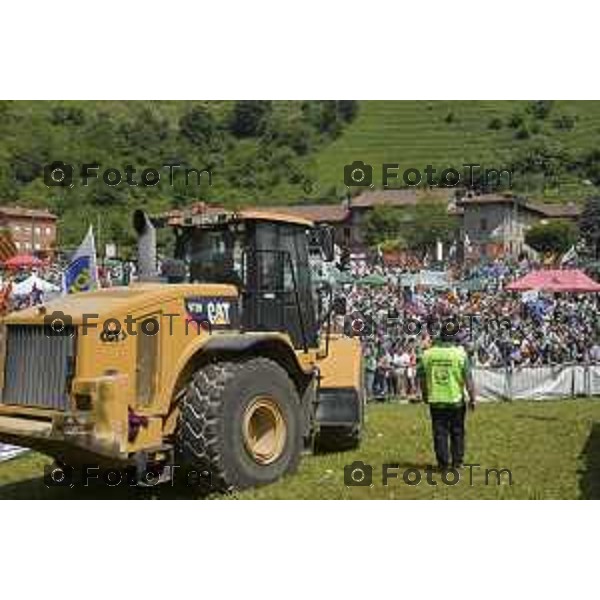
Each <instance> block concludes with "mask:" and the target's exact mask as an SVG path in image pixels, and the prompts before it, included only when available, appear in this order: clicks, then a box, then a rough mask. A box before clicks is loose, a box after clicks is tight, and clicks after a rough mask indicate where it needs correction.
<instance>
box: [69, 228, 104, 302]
mask: <svg viewBox="0 0 600 600" xmlns="http://www.w3.org/2000/svg"><path fill="white" fill-rule="evenodd" d="M97 285H98V270H97V268H96V242H95V241H94V232H93V230H92V226H91V225H90V228H89V229H88V232H87V234H86V236H85V238H84V239H83V242H81V245H80V246H79V248H77V250H76V251H75V254H73V257H72V258H71V262H70V263H69V266H68V267H67V268H66V270H65V273H64V275H63V291H64V293H65V294H73V293H75V292H88V291H89V290H93V289H95V288H96V287H97Z"/></svg>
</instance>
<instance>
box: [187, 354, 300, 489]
mask: <svg viewBox="0 0 600 600" xmlns="http://www.w3.org/2000/svg"><path fill="white" fill-rule="evenodd" d="M178 401H179V406H180V420H179V427H178V439H177V447H178V453H179V457H180V459H181V461H182V462H183V463H184V465H185V466H186V467H187V468H188V469H189V468H190V467H191V468H193V469H194V470H198V471H208V473H209V474H210V480H211V487H212V489H213V490H215V491H233V490H236V489H244V488H248V487H253V486H257V485H263V484H267V483H272V482H274V481H276V480H277V479H279V478H280V477H282V476H283V475H285V474H287V473H291V472H293V471H294V470H295V469H296V467H297V466H298V462H299V460H300V453H301V450H302V433H303V431H302V422H301V410H300V400H299V397H298V393H297V391H296V388H295V386H294V384H293V382H292V381H291V379H290V378H289V376H288V374H287V373H286V371H285V370H284V369H282V368H281V367H280V366H279V365H278V364H277V363H276V362H274V361H272V360H269V359H266V358H256V359H251V360H246V361H243V362H216V363H210V364H207V365H205V366H203V367H201V368H200V369H198V371H196V372H195V373H194V375H193V376H192V378H191V380H190V381H189V382H188V384H187V385H186V386H185V387H184V388H183V389H182V390H181V392H180V394H179V395H178Z"/></svg>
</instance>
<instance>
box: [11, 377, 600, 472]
mask: <svg viewBox="0 0 600 600" xmlns="http://www.w3.org/2000/svg"><path fill="white" fill-rule="evenodd" d="M473 373H474V378H475V389H476V390H477V397H478V399H480V400H483V401H486V400H487V401H489V400H552V399H556V400H558V399H560V398H575V397H577V396H600V365H589V366H588V365H558V366H555V367H523V368H515V369H502V368H501V369H485V368H479V367H477V368H475V369H474V370H473ZM24 451H25V449H23V448H16V447H15V446H7V445H5V444H2V443H0V462H2V461H4V460H8V459H10V458H13V457H15V456H17V455H18V454H20V453H21V452H24Z"/></svg>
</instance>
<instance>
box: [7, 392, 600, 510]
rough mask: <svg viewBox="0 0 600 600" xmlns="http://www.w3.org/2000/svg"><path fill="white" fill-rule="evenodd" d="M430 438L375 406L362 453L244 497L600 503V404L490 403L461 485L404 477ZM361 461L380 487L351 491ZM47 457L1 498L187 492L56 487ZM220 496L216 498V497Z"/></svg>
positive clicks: (21, 467)
mask: <svg viewBox="0 0 600 600" xmlns="http://www.w3.org/2000/svg"><path fill="white" fill-rule="evenodd" d="M430 437H431V431H430V425H429V418H428V413H427V410H426V408H425V407H424V406H405V405H397V404H392V405H384V406H369V407H368V410H367V422H366V434H365V439H364V442H363V444H362V446H361V448H360V449H358V450H356V451H353V452H347V453H339V454H329V455H321V456H306V457H304V459H303V460H302V463H301V465H300V468H299V470H298V472H297V473H296V474H295V475H293V476H290V477H287V478H285V479H284V480H282V481H280V482H277V483H275V484H273V485H270V486H267V487H263V488H259V489H254V490H248V491H246V492H243V493H239V494H236V495H235V496H234V497H235V498H240V499H294V498H306V499H318V498H322V499H404V498H407V499H408V498H419V499H446V498H448V499H471V498H479V499H487V498H489V499H504V498H524V499H528V498H561V499H566V498H600V402H599V401H597V400H591V401H590V400H566V401H558V402H518V403H511V404H485V405H481V406H480V407H478V409H477V411H476V412H475V413H474V414H472V415H470V416H469V421H468V444H467V457H466V462H471V463H479V464H480V465H481V468H480V469H475V468H474V469H473V485H470V484H469V483H470V482H469V472H468V469H467V470H465V472H464V473H463V477H462V478H461V480H460V482H458V483H457V484H456V485H454V486H448V485H444V484H443V483H442V482H441V477H440V475H439V474H435V475H434V480H435V481H437V482H438V484H437V486H432V485H429V484H428V483H427V481H426V478H425V474H424V473H423V479H422V481H421V483H420V484H419V485H417V486H409V485H407V484H406V483H404V481H403V480H402V476H401V475H402V473H403V471H404V470H405V469H409V468H418V469H423V470H424V469H425V468H426V466H427V465H428V464H429V463H431V462H432V461H433V455H432V450H431V440H430ZM355 460H362V461H363V462H364V463H367V464H370V465H372V466H373V486H372V487H346V486H345V485H344V466H345V465H348V464H350V463H352V462H353V461H355ZM47 463H49V460H48V459H47V458H45V457H43V456H41V455H39V454H34V453H30V454H28V455H26V456H24V457H21V458H17V459H14V460H12V461H9V462H7V463H3V464H0V498H66V499H68V498H107V499H108V498H128V497H129V498H140V497H152V498H179V497H189V493H188V492H187V491H186V490H185V489H183V490H182V489H177V488H175V489H173V488H171V487H169V486H166V487H163V488H161V489H160V490H156V489H153V490H139V489H129V490H128V489H122V488H116V489H113V490H111V489H107V488H100V489H78V488H76V489H64V488H53V489H48V488H46V487H45V486H44V483H43V480H42V479H41V474H42V473H43V467H44V465H45V464H47ZM384 463H397V464H399V473H400V478H399V479H391V480H390V482H389V485H388V486H383V485H382V481H381V472H382V468H381V465H382V464H384ZM491 468H508V469H510V470H511V472H512V477H513V485H508V483H507V478H506V477H505V476H504V477H503V478H502V481H503V483H502V484H501V485H498V484H497V483H496V479H495V476H493V475H491V476H490V477H489V478H488V485H485V469H491ZM216 497H218V496H216Z"/></svg>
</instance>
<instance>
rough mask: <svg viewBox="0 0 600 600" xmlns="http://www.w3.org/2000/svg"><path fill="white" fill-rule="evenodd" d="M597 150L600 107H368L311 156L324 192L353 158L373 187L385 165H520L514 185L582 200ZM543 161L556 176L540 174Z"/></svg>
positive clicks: (571, 104)
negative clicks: (369, 172) (369, 171)
mask: <svg viewBox="0 0 600 600" xmlns="http://www.w3.org/2000/svg"><path fill="white" fill-rule="evenodd" d="M599 147H600V102H576V101H556V102H552V103H543V102H525V101H514V102H512V101H511V102H508V101H448V102H441V101H435V102H428V101H398V102H391V101H366V102H361V104H360V111H359V114H358V117H357V119H356V120H355V121H354V122H353V123H352V124H350V125H349V126H348V127H347V129H346V130H345V131H344V133H343V134H342V135H341V136H340V137H339V138H338V139H337V140H335V141H334V142H333V143H331V144H329V145H328V146H327V147H326V148H324V149H323V150H321V151H320V152H319V153H318V154H317V155H316V156H315V157H314V159H315V160H314V168H315V172H316V174H317V175H316V179H317V180H318V181H319V182H320V184H321V186H322V187H324V188H327V187H329V186H332V185H337V186H338V188H341V187H342V176H343V165H345V164H349V163H351V162H353V161H354V160H362V161H364V162H366V163H369V164H372V165H374V167H375V168H374V176H376V179H377V181H376V183H380V178H381V177H380V176H381V170H380V165H381V164H382V163H385V162H391V163H400V165H401V169H403V168H409V167H414V168H418V169H420V170H423V169H424V168H425V166H426V165H427V164H431V165H433V166H434V168H436V169H438V173H439V172H440V171H441V170H442V169H444V168H446V167H448V166H452V167H455V168H456V167H460V166H461V165H462V164H464V163H467V162H470V163H479V164H483V165H484V166H486V167H488V168H492V167H498V168H499V167H503V166H509V165H511V164H512V163H521V165H522V166H523V170H526V171H528V176H525V177H517V178H516V181H515V185H516V186H517V187H519V188H521V189H523V190H528V191H530V192H532V193H534V194H544V195H546V196H561V195H565V194H566V195H575V196H581V195H585V194H586V193H589V186H585V185H582V183H581V181H582V179H583V178H584V177H585V176H586V175H587V176H588V177H591V178H594V174H595V170H596V169H597V168H598V166H597V164H598V157H597V156H595V154H594V153H593V151H594V150H595V149H596V148H599ZM542 161H545V162H546V163H549V165H550V166H549V167H548V170H549V171H552V169H554V170H555V171H556V172H557V173H556V175H557V176H556V177H554V178H552V177H549V176H548V175H546V177H545V178H544V179H545V181H540V178H539V177H536V176H535V171H536V168H539V167H536V165H539V163H540V162H542ZM528 162H531V164H528ZM583 165H585V167H584V166H583ZM557 181H558V186H557V185H556V182H557ZM544 188H546V189H544ZM557 188H559V189H557Z"/></svg>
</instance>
